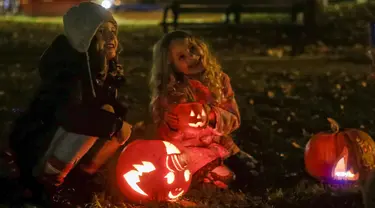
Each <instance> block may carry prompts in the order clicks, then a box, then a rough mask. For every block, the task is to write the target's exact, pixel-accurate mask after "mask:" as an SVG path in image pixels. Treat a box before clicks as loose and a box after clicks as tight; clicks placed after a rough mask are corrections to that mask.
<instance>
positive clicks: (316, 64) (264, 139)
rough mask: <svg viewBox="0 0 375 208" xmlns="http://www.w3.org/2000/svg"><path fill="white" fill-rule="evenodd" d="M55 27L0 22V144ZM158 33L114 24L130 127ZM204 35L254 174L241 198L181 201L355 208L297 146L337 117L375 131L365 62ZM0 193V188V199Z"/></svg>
mask: <svg viewBox="0 0 375 208" xmlns="http://www.w3.org/2000/svg"><path fill="white" fill-rule="evenodd" d="M61 29H62V28H61V25H58V24H42V23H31V22H26V23H25V22H9V21H0V55H1V56H0V60H1V61H0V136H1V141H2V142H3V144H5V143H6V142H5V140H6V136H7V134H8V132H9V131H8V130H9V125H10V124H11V122H12V121H13V120H14V119H15V118H16V117H17V115H18V114H19V112H20V111H23V110H24V109H25V108H26V107H27V104H28V102H29V101H30V98H31V96H32V93H33V91H34V90H35V89H36V87H37V86H38V82H39V78H38V73H37V70H36V64H37V61H38V57H39V56H40V55H41V53H42V52H43V50H44V49H45V48H46V47H47V46H48V44H49V43H50V42H51V40H52V39H53V38H54V37H55V36H56V35H57V34H58V33H59V32H61ZM160 35H161V31H160V30H158V29H157V28H156V27H154V26H148V27H137V26H134V27H131V26H129V27H121V31H120V38H121V39H122V45H123V47H124V52H123V53H122V55H121V61H122V62H123V63H124V67H125V68H126V70H127V84H126V86H124V89H123V90H122V93H123V94H126V95H127V96H128V98H129V99H128V102H129V105H130V108H131V109H130V111H129V112H130V114H129V115H128V119H129V121H130V122H131V123H135V122H138V121H141V120H143V118H144V116H145V114H146V108H147V105H148V89H147V85H145V84H144V83H145V82H146V81H147V75H148V70H149V68H150V57H151V53H150V52H151V46H152V44H153V43H155V41H156V40H157V39H158V38H159V37H160ZM206 39H207V40H208V41H209V42H210V43H211V44H212V46H213V48H214V49H215V51H216V52H217V54H218V56H219V57H220V59H221V63H222V65H223V68H224V70H225V72H227V73H228V74H229V75H230V77H231V79H232V84H233V87H234V90H235V92H236V98H237V101H238V103H239V106H240V110H241V115H242V125H241V128H240V129H239V130H238V131H236V132H235V138H236V140H237V142H238V144H240V146H241V147H242V148H243V149H244V150H246V151H248V152H250V153H251V154H253V155H254V156H255V157H256V158H257V159H258V160H259V161H260V162H261V163H262V167H263V168H262V169H263V172H262V173H261V174H260V176H258V177H256V178H254V182H253V184H251V188H250V190H248V191H247V192H245V193H234V192H231V191H219V190H212V189H209V188H207V189H203V190H197V189H192V190H191V191H190V192H189V193H188V194H187V195H186V196H185V198H186V199H189V200H191V201H195V202H196V203H198V205H199V207H215V208H216V207H231V208H235V207H243V208H245V207H259V208H271V207H276V208H284V207H288V208H297V207H298V208H299V207H304V208H313V207H322V208H323V207H330V208H343V207H349V208H355V207H358V208H359V207H362V204H361V198H360V196H359V195H358V194H352V195H347V196H331V195H330V194H329V193H328V192H327V191H325V190H324V189H323V186H322V185H321V184H319V183H317V182H316V181H314V180H312V179H311V178H310V177H309V176H308V175H307V174H306V173H305V171H304V164H303V147H304V145H305V144H306V143H307V141H308V139H309V138H310V137H311V135H312V134H314V133H317V132H319V131H325V130H328V129H329V125H328V122H327V121H326V118H327V117H332V118H334V119H336V120H337V121H338V122H339V123H340V124H341V125H342V126H343V127H353V128H361V129H363V130H365V131H367V132H369V133H370V135H374V134H375V128H374V127H373V126H374V118H375V108H374V106H375V100H374V99H373V92H374V91H375V80H370V79H368V78H367V74H368V69H369V67H368V65H363V64H353V63H349V62H337V61H325V60H320V61H317V60H310V61H308V60H305V61H300V60H288V61H267V60H260V61H256V60H249V59H243V57H249V56H251V55H252V54H253V53H252V52H253V51H254V50H260V49H259V47H255V46H254V47H251V49H249V47H248V45H246V44H243V41H245V40H246V41H247V42H246V43H248V44H251V43H253V42H252V41H257V40H256V39H251V38H249V37H247V36H246V37H245V36H244V37H242V39H241V38H240V39H238V38H232V39H230V37H229V39H228V36H224V35H223V36H220V37H215V38H214V37H212V36H207V37H206ZM234 40H236V41H234ZM241 41H242V42H241ZM255 45H256V44H255ZM252 46H253V45H252ZM258 46H259V45H258ZM265 51H266V50H265ZM140 83H142V84H140ZM140 92H142V93H140ZM6 192H7V190H1V188H0V193H3V194H4V193H6ZM95 200H98V201H99V202H100V204H101V205H100V206H99V202H98V203H96V202H95ZM93 204H94V205H95V206H97V207H114V206H110V204H111V200H110V197H109V196H108V194H106V192H105V191H103V192H101V193H97V197H96V198H95V199H94V203H93ZM0 207H1V205H0ZM120 207H142V206H136V205H131V204H124V205H123V206H120ZM153 207H178V205H176V204H156V205H153Z"/></svg>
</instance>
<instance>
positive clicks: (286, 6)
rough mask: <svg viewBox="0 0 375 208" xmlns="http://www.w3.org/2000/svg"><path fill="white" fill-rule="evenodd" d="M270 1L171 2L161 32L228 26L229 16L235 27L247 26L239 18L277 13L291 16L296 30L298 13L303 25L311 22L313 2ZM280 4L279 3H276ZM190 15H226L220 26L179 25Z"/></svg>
mask: <svg viewBox="0 0 375 208" xmlns="http://www.w3.org/2000/svg"><path fill="white" fill-rule="evenodd" d="M275 2H276V1H275V0H274V2H272V0H268V1H267V0H237V1H230V0H173V1H172V2H171V3H169V4H167V5H166V6H165V7H164V12H163V18H162V22H161V26H162V27H163V31H164V32H168V29H169V27H170V26H173V28H174V29H177V28H180V27H184V26H185V27H186V26H187V27H192V26H194V25H197V26H198V27H199V26H201V27H203V26H207V27H210V26H218V27H219V26H228V25H229V24H230V23H232V22H231V21H230V16H231V15H233V16H234V22H233V23H236V25H237V26H240V25H243V24H246V23H244V22H242V21H241V15H242V14H245V13H248V14H256V13H267V14H270V13H273V14H275V13H279V14H282V13H283V14H290V16H291V23H292V24H296V26H297V15H298V14H299V13H302V14H304V15H303V16H304V18H303V19H304V22H303V24H306V23H307V22H306V21H309V20H310V22H311V20H312V19H314V17H311V14H312V12H309V10H311V9H312V8H311V4H309V3H308V2H314V0H284V1H281V2H284V3H275ZM278 2H280V1H278ZM169 13H171V14H172V22H170V21H168V14H169ZM188 13H190V14H192V13H219V14H224V15H225V20H224V21H223V22H221V23H220V22H219V23H216V25H215V23H208V24H206V23H199V22H198V23H193V22H184V23H181V22H179V17H180V15H181V14H188Z"/></svg>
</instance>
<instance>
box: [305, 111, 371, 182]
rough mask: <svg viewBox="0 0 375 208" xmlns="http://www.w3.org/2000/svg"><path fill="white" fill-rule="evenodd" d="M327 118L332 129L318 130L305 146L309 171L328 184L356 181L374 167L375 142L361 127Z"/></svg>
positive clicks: (306, 165)
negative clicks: (349, 125) (345, 127)
mask: <svg viewBox="0 0 375 208" xmlns="http://www.w3.org/2000/svg"><path fill="white" fill-rule="evenodd" d="M328 121H329V122H330V123H331V128H332V131H333V132H332V133H330V132H321V133H318V134H316V135H314V136H313V137H312V138H311V139H310V141H309V142H308V143H307V145H306V148H305V155H304V159H305V168H306V171H307V172H308V173H309V174H310V175H311V176H313V177H314V178H316V179H318V180H320V181H322V182H324V183H327V184H357V183H358V182H359V180H362V179H364V178H365V177H366V175H367V174H368V173H369V172H370V170H371V169H373V168H374V166H375V143H374V141H373V140H372V138H371V137H370V136H369V135H368V134H367V133H365V132H363V131H361V130H358V129H340V128H339V125H338V123H337V122H336V121H334V120H333V119H331V118H328ZM331 188H332V187H331Z"/></svg>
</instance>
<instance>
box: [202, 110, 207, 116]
mask: <svg viewBox="0 0 375 208" xmlns="http://www.w3.org/2000/svg"><path fill="white" fill-rule="evenodd" d="M201 115H202V116H203V117H206V112H205V111H204V110H203V109H202V113H201Z"/></svg>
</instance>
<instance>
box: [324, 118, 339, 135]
mask: <svg viewBox="0 0 375 208" xmlns="http://www.w3.org/2000/svg"><path fill="white" fill-rule="evenodd" d="M327 120H328V122H329V123H330V124H331V130H332V131H333V133H338V132H339V131H340V125H339V123H337V121H335V120H334V119H333V118H327Z"/></svg>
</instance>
